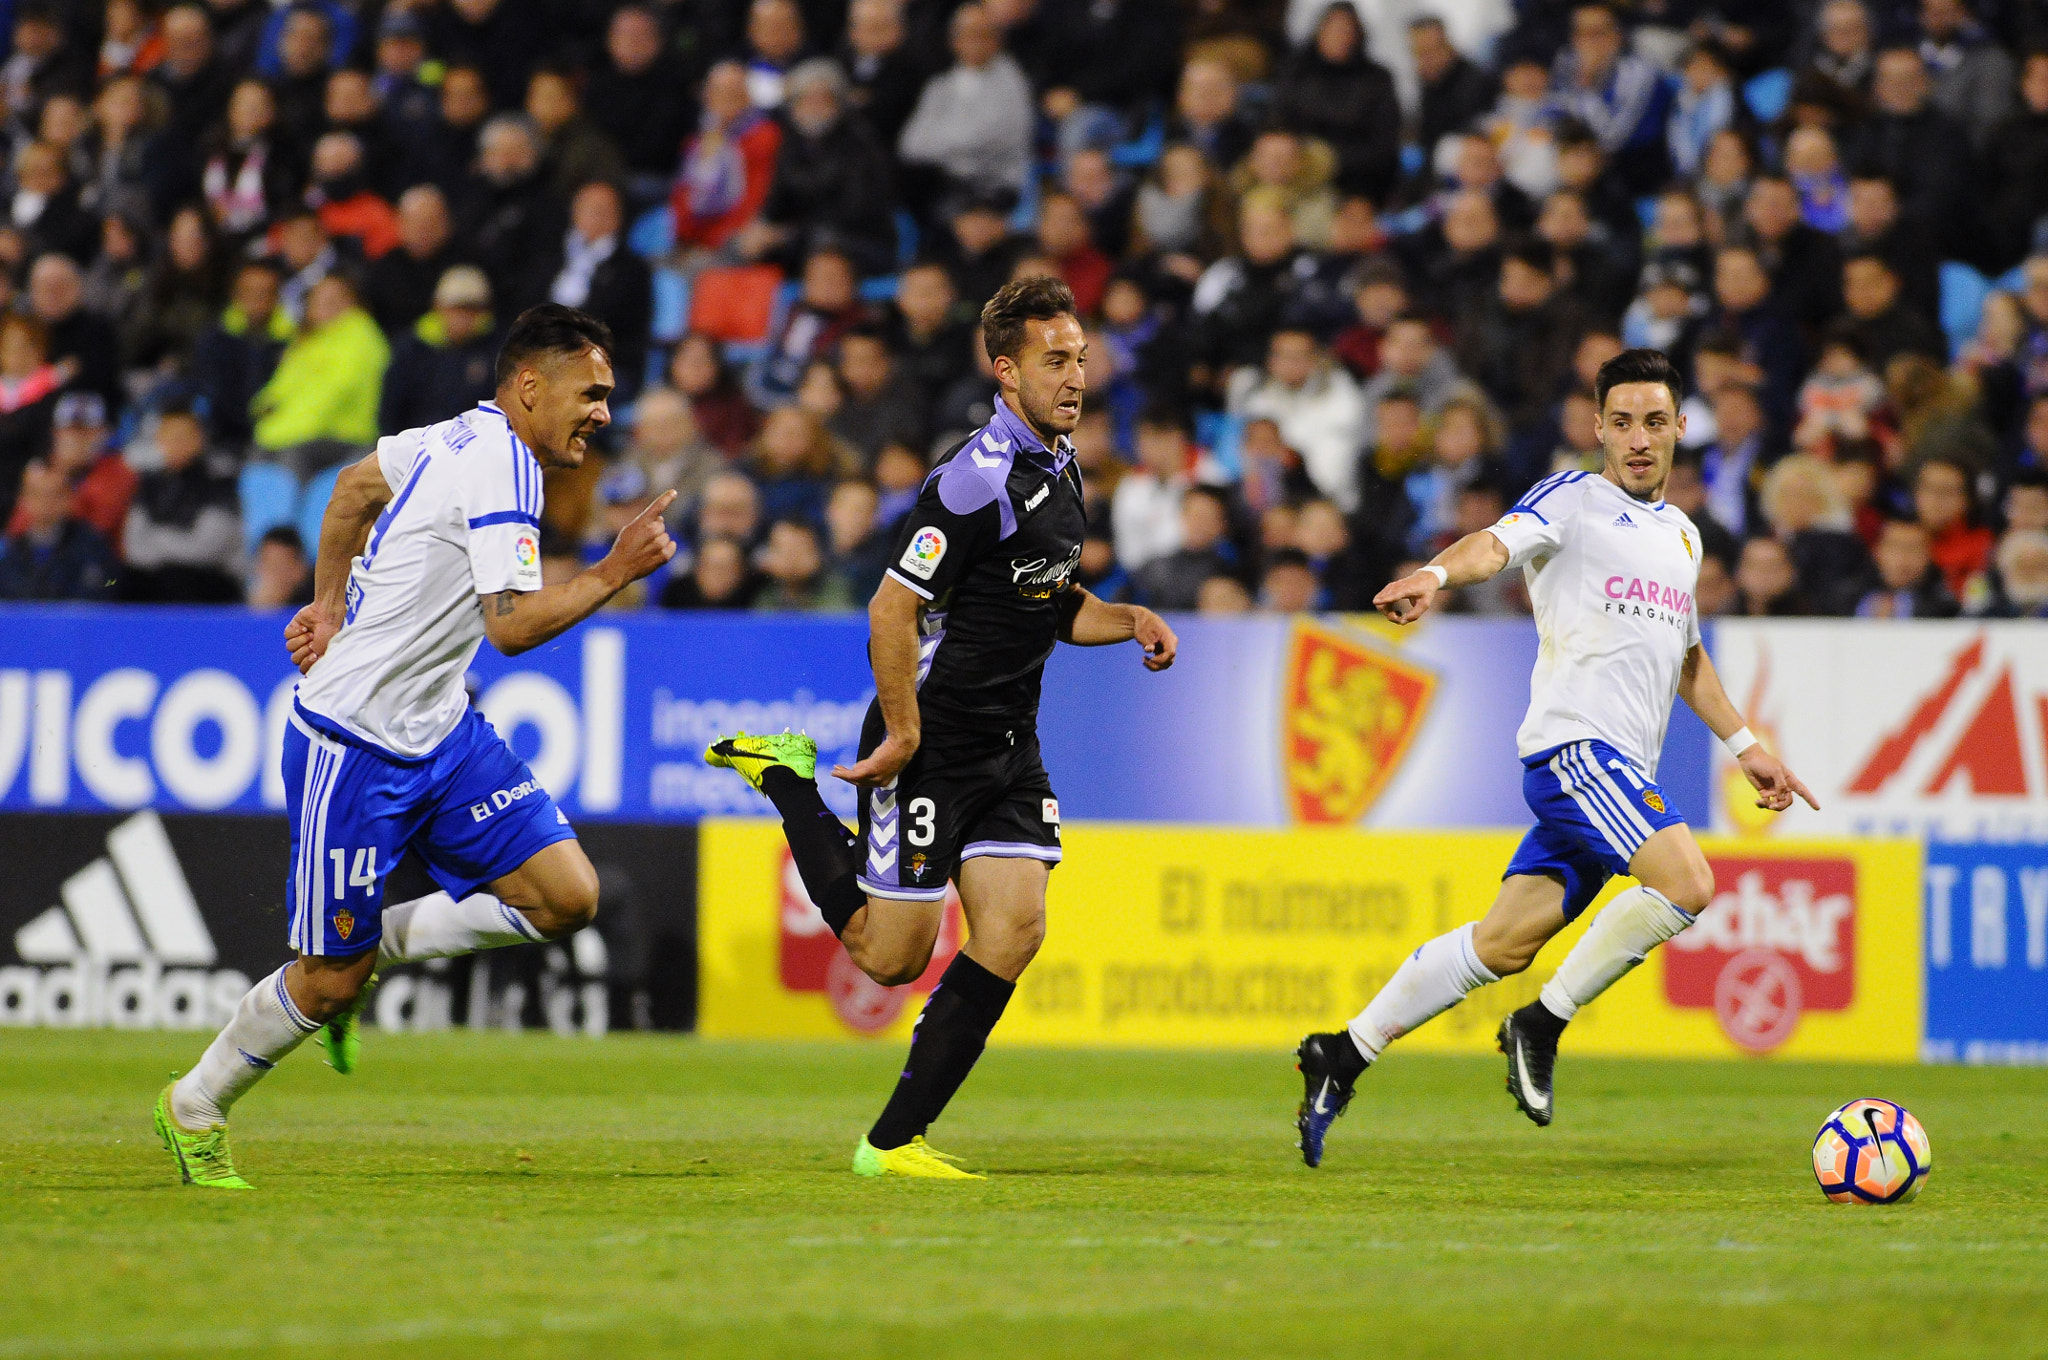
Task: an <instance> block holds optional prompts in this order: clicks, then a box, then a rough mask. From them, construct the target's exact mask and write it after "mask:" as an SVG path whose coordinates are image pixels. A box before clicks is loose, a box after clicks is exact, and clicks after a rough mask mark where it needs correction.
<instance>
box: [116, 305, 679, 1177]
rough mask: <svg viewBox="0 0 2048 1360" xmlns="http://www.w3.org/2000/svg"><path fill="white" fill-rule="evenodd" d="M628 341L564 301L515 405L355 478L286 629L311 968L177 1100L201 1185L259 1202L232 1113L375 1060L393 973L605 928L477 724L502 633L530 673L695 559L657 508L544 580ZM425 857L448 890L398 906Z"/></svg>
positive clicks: (303, 939) (543, 324)
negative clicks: (293, 1072)
mask: <svg viewBox="0 0 2048 1360" xmlns="http://www.w3.org/2000/svg"><path fill="white" fill-rule="evenodd" d="M611 349H612V341H611V333H610V332H609V331H608V330H607V329H606V328H605V326H604V323H603V322H601V321H598V320H597V319H596V318H594V317H591V316H589V315H586V314H585V313H583V312H579V311H575V310H573V309H571V308H568V307H562V306H558V305H556V304H553V303H547V304H544V305H542V306H539V307H535V308H533V309H531V310H530V311H527V312H525V313H523V314H521V315H520V317H519V318H518V320H516V321H515V322H514V323H513V325H512V329H511V331H510V333H509V334H508V335H507V336H506V339H505V344H504V348H503V349H502V350H501V351H500V352H499V355H498V370H497V399H496V401H493V402H484V403H483V404H481V405H479V406H478V407H476V408H475V409H474V410H471V411H467V412H465V413H464V414H462V415H460V416H457V417H455V418H454V419H453V420H447V421H443V422H442V423H440V424H438V425H433V426H429V427H427V428H425V429H419V430H408V431H406V432H405V433H403V434H399V435H393V436H391V437H390V438H387V439H384V440H381V441H379V443H378V445H377V449H376V452H374V453H372V454H371V455H370V456H369V457H367V458H365V459H363V460H362V461H361V462H359V463H356V464H353V465H352V466H350V467H347V468H345V469H343V471H342V473H341V477H340V479H339V481H338V482H337V484H336V486H335V489H334V495H333V499H332V500H330V501H329V502H328V505H327V513H326V517H325V518H324V519H323V520H322V522H321V526H320V548H319V560H318V565H317V566H316V568H315V572H314V600H313V603H312V604H310V605H308V606H306V608H304V609H303V610H301V611H300V612H299V613H298V615H297V616H296V617H295V618H293V620H292V622H291V624H290V625H289V626H288V627H287V628H286V630H285V642H286V645H287V647H288V648H289V649H290V651H291V654H292V660H293V662H294V664H296V665H297V666H298V668H299V670H300V671H301V672H302V673H303V675H304V677H305V678H304V679H302V680H301V681H300V682H299V686H298V693H297V696H296V701H295V702H294V704H293V711H292V717H291V724H290V726H289V728H288V729H287V730H286V732H285V739H284V779H285V794H286V810H287V812H288V813H289V815H290V818H291V824H292V870H291V877H290V879H289V881H288V883H287V885H286V896H287V900H288V901H289V904H290V909H291V910H290V915H291V943H292V947H293V949H295V950H296V951H297V953H298V957H297V959H295V960H294V961H293V962H291V963H288V964H286V965H285V966H284V967H282V968H280V969H278V970H277V971H276V972H275V973H272V974H271V975H270V976H269V977H266V978H264V979H263V981H261V982H259V983H257V984H256V985H255V986H254V987H253V988H251V989H250V990H249V994H248V995H247V996H245V997H243V998H242V1002H241V1005H240V1006H239V1007H238V1008H237V1010H236V1012H235V1016H234V1018H233V1019H232V1020H230V1021H229V1022H228V1025H227V1028H226V1029H223V1030H222V1031H221V1032H220V1035H219V1037H217V1038H216V1039H214V1041H213V1043H212V1045H211V1046H210V1047H209V1048H208V1049H207V1050H206V1053H205V1055H204V1056H202V1057H201V1058H200V1060H199V1064H198V1066H196V1067H194V1068H193V1069H192V1070H191V1071H190V1072H187V1073H186V1074H185V1075H184V1076H183V1077H181V1078H179V1079H178V1080H176V1081H174V1082H173V1083H171V1084H170V1085H169V1086H166V1087H165V1088H164V1090H163V1093H162V1094H161V1095H160V1096H159V1097H158V1098H157V1104H156V1128H157V1133H158V1135H159V1136H160V1137H161V1138H162V1139H163V1142H164V1146H165V1147H166V1148H167V1149H168V1150H169V1151H170V1153H171V1155H172V1156H173V1157H174V1158H175V1159H176V1160H177V1163H178V1170H179V1174H180V1176H181V1177H182V1179H183V1180H184V1181H185V1183H186V1184H188V1185H201V1186H208V1187H214V1188H221V1189H247V1188H249V1187H248V1182H246V1181H244V1180H243V1179H242V1178H241V1176H239V1175H238V1174H236V1172H235V1166H234V1160H233V1157H232V1156H231V1154H230V1152H229V1148H228V1130H227V1112H228V1107H229V1106H231V1105H233V1104H234V1102H235V1100H236V1099H237V1098H239V1097H240V1096H241V1095H242V1094H243V1093H245V1092H246V1091H247V1090H248V1089H249V1088H250V1087H251V1086H253V1085H255V1084H256V1082H258V1081H259V1080H261V1079H262V1077H263V1075H264V1074H265V1073H267V1072H269V1071H270V1070H271V1069H272V1068H273V1067H275V1066H276V1065H277V1064H278V1062H279V1061H281V1060H282V1059H283V1058H284V1057H285V1055H286V1054H288V1053H290V1052H291V1051H292V1050H293V1049H295V1048H297V1047H298V1046H299V1045H300V1044H301V1043H302V1042H304V1041H305V1039H306V1038H307V1037H308V1036H310V1035H311V1034H313V1033H314V1032H315V1031H316V1030H319V1029H321V1028H322V1027H323V1026H325V1027H326V1028H327V1029H328V1035H327V1044H328V1050H329V1061H330V1062H331V1063H332V1064H333V1065H334V1066H335V1067H336V1068H337V1069H339V1070H342V1071H347V1070H349V1069H350V1068H351V1067H353V1066H354V1047H355V1035H354V1016H355V1007H356V1004H357V1001H358V998H359V997H360V996H361V995H362V993H363V989H364V987H365V986H366V984H367V983H368V981H369V979H370V975H371V973H372V972H373V971H374V970H375V969H376V968H377V967H378V966H379V965H381V964H386V963H398V962H404V961H406V960H410V959H427V958H445V957H448V956H450V955H455V954H465V953H469V952H470V951H472V950H477V949H490V948H494V947H496V946H499V945H508V944H522V943H528V942H538V941H541V940H552V939H559V938H561V937H562V936H564V935H568V934H570V933H571V932H573V931H576V930H579V929H581V928H582V927H584V926H586V925H588V924H589V923H590V921H591V918H592V917H593V916H595V915H596V914H597V873H596V871H595V870H594V869H592V868H591V864H590V860H589V859H588V858H586V857H585V855H584V853H583V849H582V847H581V846H580V845H578V844H577V842H576V833H575V832H574V831H572V830H571V829H570V827H569V819H568V818H567V817H566V816H564V815H563V813H562V811H561V809H559V808H557V807H556V806H555V803H554V800H553V799H552V798H550V797H549V796H548V793H547V791H546V790H545V789H543V788H541V787H540V785H539V784H538V783H537V782H535V780H534V777H533V771H531V770H529V769H528V768H527V767H526V763H525V762H524V761H522V760H520V759H519V757H518V756H517V755H515V754H513V752H512V749H511V748H510V747H509V746H507V745H506V744H505V742H504V740H503V739H502V738H501V737H499V736H498V734H497V733H496V732H495V731H493V730H492V728H491V726H490V724H489V723H487V722H485V721H484V718H483V715H482V714H480V713H478V712H477V711H476V710H475V709H473V708H471V707H470V706H469V700H468V695H467V693H466V691H465V689H464V685H463V677H464V674H465V673H466V672H467V671H468V669H469V666H470V662H471V660H472V659H473V658H474V657H475V656H476V651H477V647H478V645H479V644H480V643H481V642H482V641H483V640H484V639H485V638H486V637H488V638H489V639H490V640H491V644H492V645H493V646H495V647H496V648H497V649H498V650H499V651H501V652H503V653H505V654H506V655H508V656H510V655H513V654H515V653H518V652H523V651H526V650H527V649H528V648H531V647H537V646H539V645H540V644H542V643H544V642H547V641H548V640H549V639H551V638H554V637H556V636H557V635H559V634H561V633H563V632H565V631H567V630H568V629H570V628H572V627H574V626H575V625H576V624H577V623H580V622H581V621H582V620H584V619H586V618H588V617H590V615H591V614H593V613H595V612H596V611H597V609H598V608H599V607H600V606H601V605H603V604H604V602H605V601H607V600H609V599H611V598H612V596H614V595H616V594H618V593H619V592H620V591H621V590H623V589H625V587H626V586H628V585H629V584H631V583H632V582H634V581H637V580H639V579H640V578H641V577H643V576H646V575H647V574H648V573H650V572H652V571H653V570H654V569H655V568H656V567H658V566H660V565H661V564H662V563H663V562H666V561H668V560H669V558H670V557H672V556H674V554H675V544H674V543H673V542H672V541H671V540H670V539H669V537H668V534H667V532H666V530H665V529H664V528H663V525H662V519H661V512H662V511H663V510H665V509H666V508H667V507H668V504H669V502H670V501H672V500H673V499H674V498H675V493H674V492H669V493H668V494H667V495H665V496H663V497H661V498H660V499H658V500H656V501H655V502H654V504H653V505H651V506H649V507H648V509H647V511H646V513H644V514H642V515H641V516H640V518H639V519H637V520H635V521H634V522H633V523H632V524H630V525H628V526H627V527H626V528H625V530H624V531H623V532H621V533H620V534H619V537H618V541H617V542H616V543H615V544H614V545H613V546H612V549H611V551H610V552H609V553H608V554H607V555H606V556H605V558H604V560H603V561H601V562H599V563H598V564H597V565H596V566H593V567H591V568H590V569H589V570H587V571H585V572H583V573H581V574H580V575H578V576H576V577H573V578H572V579H570V580H567V581H563V582H560V583H558V584H556V585H551V586H544V585H543V584H542V583H541V572H540V513H541V474H542V472H543V471H544V470H545V469H547V468H551V467H576V466H579V465H580V464H581V463H582V462H583V458H584V454H585V453H586V452H587V451H588V449H589V444H590V439H591V436H593V435H595V434H596V433H597V432H598V431H599V430H601V429H603V428H604V427H605V425H607V424H608V423H609V422H610V420H611V412H610V410H609V408H608V407H607V405H606V401H607V399H608V398H609V397H610V395H611V392H612V366H611ZM407 851H414V852H417V853H418V854H419V856H420V858H421V860H422V861H424V863H425V866H426V869H427V872H428V873H429V874H430V875H432V877H433V878H434V879H435V881H436V882H438V883H439V884H440V885H441V888H442V889H443V891H441V892H438V893H435V894H433V895H431V896H428V897H423V898H420V899H418V900H416V901H412V902H404V903H399V904H397V905H395V906H391V907H386V906H384V884H385V880H386V877H387V876H388V875H389V874H390V872H391V870H392V869H393V868H395V867H396V866H397V864H398V862H399V860H400V858H401V857H403V856H404V855H405V854H406V852H407Z"/></svg>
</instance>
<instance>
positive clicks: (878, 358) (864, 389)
mask: <svg viewBox="0 0 2048 1360" xmlns="http://www.w3.org/2000/svg"><path fill="white" fill-rule="evenodd" d="M839 377H840V380H841V381H842V382H844V383H845V385H846V401H845V404H844V405H842V406H841V407H840V409H839V412H838V414H837V415H836V416H834V417H833V418H832V420H831V427H832V433H834V434H836V435H838V436H839V437H840V438H841V439H844V440H845V441H846V442H847V443H849V444H851V445H853V447H854V448H855V449H856V450H858V451H859V453H860V455H861V459H862V461H863V462H865V463H868V464H870V465H872V464H873V462H874V461H875V457H876V455H878V454H880V453H881V451H882V449H883V447H884V446H885V445H888V444H909V445H913V446H917V445H922V444H923V443H924V442H925V433H926V432H925V426H924V420H923V419H922V417H921V413H920V403H919V400H918V394H917V393H916V392H915V391H913V390H912V388H911V387H910V386H909V384H907V383H906V382H904V381H903V379H902V378H901V376H900V375H899V374H898V373H897V371H896V363H895V359H894V358H893V356H891V354H890V353H889V341H888V338H887V334H886V332H885V331H884V330H883V329H882V327H881V326H879V325H877V324H873V323H870V324H866V325H862V326H858V327H856V328H854V329H853V330H850V331H848V332H847V333H846V334H845V335H844V336H842V337H841V338H840V341H839Z"/></svg>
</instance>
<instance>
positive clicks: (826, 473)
mask: <svg viewBox="0 0 2048 1360" xmlns="http://www.w3.org/2000/svg"><path fill="white" fill-rule="evenodd" d="M748 461H749V466H750V470H751V471H752V473H753V476H754V480H755V482H756V483H757V484H758V485H759V486H760V489H761V509H762V513H763V514H764V515H765V516H766V517H767V518H768V519H769V520H771V521H772V520H779V519H801V520H803V521H804V522H805V523H808V524H820V523H823V521H824V518H825V497H826V495H827V494H828V493H829V489H830V487H831V483H832V479H833V477H834V476H835V475H837V474H838V473H839V472H841V471H842V470H846V469H842V468H841V467H840V466H839V461H838V459H837V457H836V456H835V454H834V450H833V444H832V436H831V435H830V434H829V433H828V432H827V431H826V429H825V427H824V426H823V425H821V424H819V423H818V421H817V419H816V417H814V416H812V415H811V413H810V412H808V411H805V410H803V409H801V408H800V407H796V406H784V407H780V408H779V409H777V410H774V411H770V412H769V413H768V418H767V419H766V420H765V421H763V422H762V424H761V433H760V436H759V437H758V438H757V439H755V441H754V448H753V452H752V454H751V456H750V457H749V460H748Z"/></svg>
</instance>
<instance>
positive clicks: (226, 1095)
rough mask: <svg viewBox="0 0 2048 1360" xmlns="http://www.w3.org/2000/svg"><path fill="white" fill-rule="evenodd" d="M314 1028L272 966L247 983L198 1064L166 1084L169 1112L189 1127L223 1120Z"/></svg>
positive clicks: (209, 1124)
mask: <svg viewBox="0 0 2048 1360" xmlns="http://www.w3.org/2000/svg"><path fill="white" fill-rule="evenodd" d="M290 966H291V965H290V964H286V965H285V968H289V967H290ZM319 1028H320V1026H318V1025H316V1024H314V1023H313V1022H312V1021H311V1020H308V1019H307V1018H306V1017H305V1016H304V1015H303V1014H301V1013H300V1011H299V1008H298V1007H297V1006H296V1005H294V1004H292V998H291V993H290V992H288V991H286V990H285V985H284V968H280V969H278V970H277V971H276V972H275V973H272V974H271V975H270V976H269V977H267V978H265V979H263V981H261V982H259V983H257V984H256V985H255V986H254V987H251V988H250V989H249V993H248V995H247V996H244V997H243V998H242V1004H241V1005H239V1006H237V1007H236V1008H235V1018H234V1019H232V1020H230V1021H228V1027H227V1028H226V1029H224V1030H222V1031H221V1032H220V1033H219V1034H217V1035H215V1036H214V1040H213V1042H212V1043H211V1044H208V1045H207V1046H206V1052H205V1053H204V1054H203V1055H201V1057H200V1059H199V1065H198V1066H196V1067H194V1068H193V1069H192V1070H191V1071H190V1072H187V1073H186V1074H185V1075H184V1076H182V1077H180V1078H178V1082H177V1085H175V1086H173V1087H172V1088H171V1115H172V1117H173V1118H175V1119H176V1120H177V1121H178V1123H179V1124H181V1125H183V1126H184V1127H185V1128H187V1129H191V1130H194V1131H197V1130H199V1129H205V1128H211V1127H212V1126H213V1125H215V1124H225V1123H226V1122H227V1118H228V1107H229V1106H230V1105H233V1104H234V1103H235V1102H236V1101H237V1100H239V1099H240V1098H241V1096H242V1093H243V1092H244V1091H247V1090H248V1089H249V1088H250V1087H251V1086H254V1085H255V1084H256V1083H257V1082H259V1081H261V1080H263V1077H264V1075H265V1074H266V1073H268V1072H269V1071H270V1069H271V1068H273V1067H275V1066H277V1065H278V1063H279V1062H281V1061H282V1060H283V1059H284V1056H285V1055H286V1054H288V1053H290V1052H291V1051H292V1050H293V1049H295V1048H297V1047H298V1046H299V1045H300V1044H302V1043H304V1042H305V1041H306V1036H307V1035H309V1034H311V1033H312V1032H313V1031H314V1030H317V1029H319Z"/></svg>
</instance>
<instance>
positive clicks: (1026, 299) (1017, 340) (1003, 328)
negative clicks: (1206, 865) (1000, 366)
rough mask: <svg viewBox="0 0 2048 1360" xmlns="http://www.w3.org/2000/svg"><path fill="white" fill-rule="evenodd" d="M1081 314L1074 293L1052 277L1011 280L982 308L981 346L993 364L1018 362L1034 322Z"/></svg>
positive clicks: (1041, 275) (1042, 276)
mask: <svg viewBox="0 0 2048 1360" xmlns="http://www.w3.org/2000/svg"><path fill="white" fill-rule="evenodd" d="M1080 315H1081V309H1080V307H1079V306H1078V305H1077V304H1076V303H1075V301H1074V290H1073V289H1071V288H1069V287H1067V285H1066V284H1065V283H1063V282H1061V281H1060V280H1058V279H1056V278H1054V277H1052V275H1050V274H1034V275H1030V276H1028V277H1026V278H1021V279H1012V280H1010V281H1009V282H1008V283H1006V284H1004V285H1003V286H1002V287H1001V288H998V289H997V290H996V295H995V296H994V297H992V298H990V299H989V300H988V305H987V306H985V307H983V308H982V309H981V344H982V348H983V349H985V350H987V351H988V358H989V362H990V363H994V362H995V361H996V360H997V359H1000V358H1003V357H1004V356H1006V355H1007V356H1008V357H1009V358H1012V359H1015V358H1016V357H1017V354H1018V352H1019V351H1021V350H1022V349H1023V348H1024V339H1025V335H1024V331H1025V327H1026V325H1027V324H1028V323H1030V322H1033V321H1051V320H1052V319H1053V318H1054V317H1060V316H1072V317H1078V316H1080Z"/></svg>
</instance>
